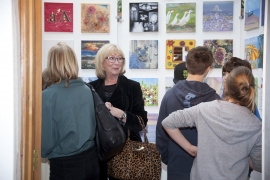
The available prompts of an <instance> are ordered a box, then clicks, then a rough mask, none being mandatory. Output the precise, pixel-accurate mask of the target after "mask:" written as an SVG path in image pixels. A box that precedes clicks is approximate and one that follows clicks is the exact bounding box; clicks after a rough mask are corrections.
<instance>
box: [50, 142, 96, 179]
mask: <svg viewBox="0 0 270 180" xmlns="http://www.w3.org/2000/svg"><path fill="white" fill-rule="evenodd" d="M98 179H99V162H98V156H97V152H96V147H95V146H93V147H91V148H90V149H88V150H86V151H84V152H82V153H80V154H76V155H73V156H68V157H59V158H52V159H50V180H98Z"/></svg>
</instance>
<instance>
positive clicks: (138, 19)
mask: <svg viewBox="0 0 270 180" xmlns="http://www.w3.org/2000/svg"><path fill="white" fill-rule="evenodd" d="M129 13H130V14H129V17H130V24H129V26H130V28H129V31H130V32H157V31H158V2H143V3H130V4H129Z"/></svg>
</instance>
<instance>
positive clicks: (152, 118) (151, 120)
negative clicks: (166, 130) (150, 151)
mask: <svg viewBox="0 0 270 180" xmlns="http://www.w3.org/2000/svg"><path fill="white" fill-rule="evenodd" d="M147 118H148V122H147V126H146V128H145V129H146V136H147V139H148V142H151V143H156V126H157V120H158V113H147ZM140 135H141V138H142V139H143V141H144V135H143V132H142V131H141V132H140Z"/></svg>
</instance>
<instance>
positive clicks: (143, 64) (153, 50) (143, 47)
mask: <svg viewBox="0 0 270 180" xmlns="http://www.w3.org/2000/svg"><path fill="white" fill-rule="evenodd" d="M129 68H130V69H157V68H158V40H131V41H130V49H129Z"/></svg>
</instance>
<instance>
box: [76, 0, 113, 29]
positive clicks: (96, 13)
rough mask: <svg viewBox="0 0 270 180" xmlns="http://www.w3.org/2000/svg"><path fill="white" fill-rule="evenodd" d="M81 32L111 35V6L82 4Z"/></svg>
mask: <svg viewBox="0 0 270 180" xmlns="http://www.w3.org/2000/svg"><path fill="white" fill-rule="evenodd" d="M81 32H82V33H109V32H110V5H109V4H85V3H82V4H81Z"/></svg>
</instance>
